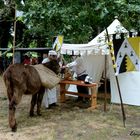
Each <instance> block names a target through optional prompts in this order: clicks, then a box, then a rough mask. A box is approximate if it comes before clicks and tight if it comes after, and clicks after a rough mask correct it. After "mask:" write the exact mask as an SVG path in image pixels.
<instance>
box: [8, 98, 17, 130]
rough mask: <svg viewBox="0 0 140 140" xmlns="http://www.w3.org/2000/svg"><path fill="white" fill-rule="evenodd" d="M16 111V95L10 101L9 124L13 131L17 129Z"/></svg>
mask: <svg viewBox="0 0 140 140" xmlns="http://www.w3.org/2000/svg"><path fill="white" fill-rule="evenodd" d="M15 111H16V103H15V101H14V97H13V98H12V99H11V101H10V102H9V125H10V127H11V129H12V131H13V132H16V130H17V123H16V119H15Z"/></svg>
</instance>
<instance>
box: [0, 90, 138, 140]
mask: <svg viewBox="0 0 140 140" xmlns="http://www.w3.org/2000/svg"><path fill="white" fill-rule="evenodd" d="M1 91H2V90H1ZM3 91H5V90H3ZM30 99H31V97H30V96H23V98H22V102H21V103H20V104H19V106H18V107H17V110H16V118H17V122H18V130H17V132H16V133H12V132H11V130H10V128H9V125H8V101H7V97H6V94H5V93H3V92H0V140H139V139H140V107H136V106H127V105H125V106H124V108H125V112H126V117H127V120H126V128H124V127H123V123H122V114H121V108H120V105H110V104H108V105H107V107H108V110H107V112H106V113H105V112H104V111H103V101H101V100H98V108H97V109H96V110H93V111H88V110H87V109H86V108H87V107H88V105H89V104H83V103H82V104H78V103H76V102H75V99H74V98H72V97H71V98H68V100H67V102H66V103H65V104H59V106H57V107H55V108H52V109H45V108H43V107H42V116H40V117H38V116H36V117H33V118H30V117H29V116H28V111H29V106H30Z"/></svg>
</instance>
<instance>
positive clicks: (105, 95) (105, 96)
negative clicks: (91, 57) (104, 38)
mask: <svg viewBox="0 0 140 140" xmlns="http://www.w3.org/2000/svg"><path fill="white" fill-rule="evenodd" d="M106 64H107V55H106V54H105V85H104V88H105V93H104V111H106V102H107V77H106Z"/></svg>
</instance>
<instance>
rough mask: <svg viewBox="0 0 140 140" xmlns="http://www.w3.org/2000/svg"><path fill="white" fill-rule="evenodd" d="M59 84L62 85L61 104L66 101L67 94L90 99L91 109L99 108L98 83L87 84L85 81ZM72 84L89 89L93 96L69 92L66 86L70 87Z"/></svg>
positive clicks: (61, 82)
mask: <svg viewBox="0 0 140 140" xmlns="http://www.w3.org/2000/svg"><path fill="white" fill-rule="evenodd" d="M59 84H60V102H61V103H63V102H65V101H66V97H65V94H72V95H78V96H82V97H85V98H90V99H91V107H90V108H91V109H95V108H97V89H98V84H97V83H92V84H85V83H84V82H83V81H78V80H61V81H60V83H59ZM70 84H71V85H78V86H84V87H87V88H88V89H89V91H90V92H91V94H84V93H77V92H71V91H67V89H66V85H70Z"/></svg>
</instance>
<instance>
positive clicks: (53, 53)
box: [48, 50, 57, 56]
mask: <svg viewBox="0 0 140 140" xmlns="http://www.w3.org/2000/svg"><path fill="white" fill-rule="evenodd" d="M48 55H49V56H50V55H57V52H56V51H54V50H51V51H49V53H48Z"/></svg>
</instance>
